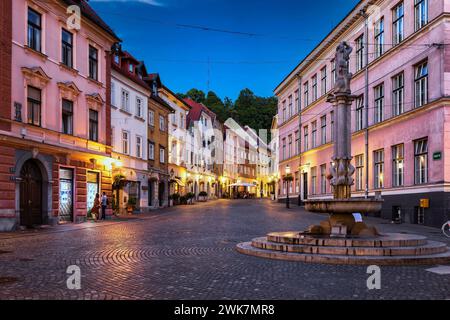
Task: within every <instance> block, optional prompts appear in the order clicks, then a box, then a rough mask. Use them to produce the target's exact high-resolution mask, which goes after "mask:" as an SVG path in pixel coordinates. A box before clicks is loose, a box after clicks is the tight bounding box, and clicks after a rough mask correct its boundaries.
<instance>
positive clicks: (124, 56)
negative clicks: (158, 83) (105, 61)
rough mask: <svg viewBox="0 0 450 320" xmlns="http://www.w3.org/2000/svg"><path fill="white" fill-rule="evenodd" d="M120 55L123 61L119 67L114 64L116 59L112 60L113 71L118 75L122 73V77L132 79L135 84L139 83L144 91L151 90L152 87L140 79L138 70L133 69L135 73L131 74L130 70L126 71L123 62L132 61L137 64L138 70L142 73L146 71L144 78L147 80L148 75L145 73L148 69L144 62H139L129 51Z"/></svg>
mask: <svg viewBox="0 0 450 320" xmlns="http://www.w3.org/2000/svg"><path fill="white" fill-rule="evenodd" d="M119 55H120V56H121V57H122V58H121V60H120V65H117V64H116V63H115V62H114V59H111V69H112V70H114V71H116V72H118V73H120V74H121V75H122V76H124V77H126V78H128V79H130V80H131V81H133V82H134V83H137V84H138V85H140V86H141V87H143V88H144V89H147V90H151V87H150V86H149V85H148V83H147V82H145V81H144V80H143V79H141V78H139V76H138V75H137V74H136V73H137V71H138V70H136V69H133V70H134V72H133V73H131V72H130V71H129V70H128V69H126V68H125V67H124V65H122V61H123V60H124V59H126V60H131V61H132V62H133V63H134V64H135V66H136V68H140V69H141V70H142V71H144V74H143V75H142V76H143V78H145V77H146V73H145V72H146V68H145V64H144V62H140V61H138V60H137V59H136V58H135V57H133V56H132V55H131V53H129V52H128V51H121V52H120V53H119Z"/></svg>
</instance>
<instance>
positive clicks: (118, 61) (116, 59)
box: [114, 54, 120, 64]
mask: <svg viewBox="0 0 450 320" xmlns="http://www.w3.org/2000/svg"><path fill="white" fill-rule="evenodd" d="M114 63H115V64H120V57H119V55H117V54H115V55H114Z"/></svg>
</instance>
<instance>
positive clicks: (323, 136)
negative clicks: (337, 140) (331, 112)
mask: <svg viewBox="0 0 450 320" xmlns="http://www.w3.org/2000/svg"><path fill="white" fill-rule="evenodd" d="M320 142H321V144H326V143H327V116H323V117H321V118H320Z"/></svg>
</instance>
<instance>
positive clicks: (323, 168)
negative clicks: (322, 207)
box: [320, 164, 327, 194]
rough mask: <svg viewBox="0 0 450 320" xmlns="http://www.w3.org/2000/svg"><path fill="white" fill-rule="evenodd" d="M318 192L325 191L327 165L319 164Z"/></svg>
mask: <svg viewBox="0 0 450 320" xmlns="http://www.w3.org/2000/svg"><path fill="white" fill-rule="evenodd" d="M320 193H321V194H325V193H327V165H326V164H323V165H321V166H320Z"/></svg>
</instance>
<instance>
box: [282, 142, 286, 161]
mask: <svg viewBox="0 0 450 320" xmlns="http://www.w3.org/2000/svg"><path fill="white" fill-rule="evenodd" d="M282 142H283V154H282V155H281V158H282V159H283V160H286V138H283V140H282Z"/></svg>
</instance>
